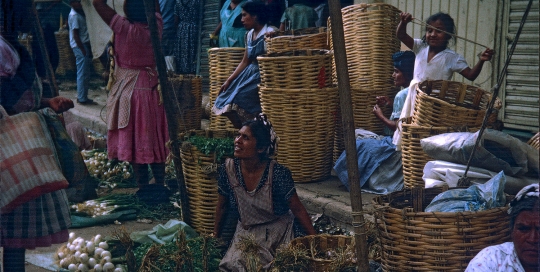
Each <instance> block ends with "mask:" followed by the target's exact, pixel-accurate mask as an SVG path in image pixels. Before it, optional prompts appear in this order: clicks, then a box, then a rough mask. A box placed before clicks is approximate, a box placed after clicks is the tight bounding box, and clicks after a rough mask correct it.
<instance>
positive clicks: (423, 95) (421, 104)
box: [413, 80, 502, 127]
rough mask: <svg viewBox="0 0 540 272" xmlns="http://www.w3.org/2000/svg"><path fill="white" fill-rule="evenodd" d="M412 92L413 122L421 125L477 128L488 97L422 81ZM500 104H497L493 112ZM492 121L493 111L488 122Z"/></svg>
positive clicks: (468, 87)
mask: <svg viewBox="0 0 540 272" xmlns="http://www.w3.org/2000/svg"><path fill="white" fill-rule="evenodd" d="M416 90H417V95H416V100H415V105H414V114H413V123H415V124H418V125H422V126H438V125H441V124H444V125H445V126H470V127H479V126H481V125H482V121H483V120H484V116H485V115H486V108H487V105H488V103H489V101H490V100H491V97H492V96H491V93H489V92H486V91H485V90H483V89H481V88H479V87H475V86H471V85H467V84H465V83H462V82H456V81H447V80H426V81H423V82H421V83H419V84H418V86H417V88H416ZM501 105H502V104H501V103H500V101H498V102H497V103H496V104H495V109H499V108H500V107H501ZM496 120H497V111H494V112H493V113H492V115H491V116H490V118H489V120H488V121H489V123H494V122H495V121H496Z"/></svg>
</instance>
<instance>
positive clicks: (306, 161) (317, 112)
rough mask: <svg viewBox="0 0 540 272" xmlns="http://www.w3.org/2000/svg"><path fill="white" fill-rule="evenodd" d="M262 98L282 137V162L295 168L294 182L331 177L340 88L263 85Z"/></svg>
mask: <svg viewBox="0 0 540 272" xmlns="http://www.w3.org/2000/svg"><path fill="white" fill-rule="evenodd" d="M259 97H260V99H261V106H262V110H263V112H264V113H265V114H266V115H267V116H268V118H269V119H270V120H271V121H272V123H273V126H274V130H275V131H276V134H277V136H278V137H279V138H280V142H279V145H278V154H277V155H278V158H279V160H278V161H279V163H281V164H283V165H285V166H287V167H288V168H289V169H290V170H291V172H292V174H293V178H294V181H295V182H310V181H316V180H322V179H325V178H327V177H328V176H330V172H331V170H332V155H333V154H332V151H333V145H334V126H335V121H334V115H333V114H332V112H333V111H334V110H335V109H336V107H337V100H338V91H337V88H324V89H281V88H280V89H271V88H265V87H260V90H259Z"/></svg>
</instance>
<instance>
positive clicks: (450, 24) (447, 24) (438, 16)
mask: <svg viewBox="0 0 540 272" xmlns="http://www.w3.org/2000/svg"><path fill="white" fill-rule="evenodd" d="M438 20H440V21H441V22H442V23H443V25H444V28H445V31H446V32H448V33H452V34H456V25H455V24H454V19H452V17H450V15H449V14H448V13H444V12H437V13H435V14H433V15H431V16H429V18H427V20H426V23H427V24H428V25H429V24H431V23H433V22H435V21H438ZM428 28H429V27H426V32H427V29H428ZM446 35H447V36H449V37H448V40H446V46H448V41H449V40H450V39H453V40H454V41H455V39H456V38H455V37H454V36H452V35H448V34H446ZM422 41H423V42H424V43H425V42H426V35H424V36H423V37H422Z"/></svg>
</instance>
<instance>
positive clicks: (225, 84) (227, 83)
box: [218, 79, 231, 94]
mask: <svg viewBox="0 0 540 272" xmlns="http://www.w3.org/2000/svg"><path fill="white" fill-rule="evenodd" d="M229 85H231V82H230V81H229V80H228V79H227V81H225V83H223V85H221V88H220V89H219V93H218V94H221V93H222V92H224V91H225V90H227V89H228V88H229Z"/></svg>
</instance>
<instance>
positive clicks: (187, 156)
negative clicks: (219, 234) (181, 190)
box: [179, 130, 234, 233]
mask: <svg viewBox="0 0 540 272" xmlns="http://www.w3.org/2000/svg"><path fill="white" fill-rule="evenodd" d="M233 133H234V131H221V133H214V131H204V130H192V131H189V132H186V133H180V135H179V138H180V139H184V140H185V141H184V142H183V145H182V147H181V149H180V158H181V160H182V170H183V173H184V179H185V183H186V190H187V193H188V199H189V201H188V203H189V211H190V214H191V224H192V227H193V228H194V229H195V230H196V231H197V232H199V233H212V231H213V229H214V220H215V210H216V205H217V199H218V191H217V187H218V185H217V175H216V170H217V165H218V164H219V163H223V161H224V160H223V159H221V160H220V161H218V160H217V159H216V154H215V153H211V154H208V155H205V154H204V153H202V152H201V151H200V150H199V149H197V147H195V146H193V145H191V144H190V143H189V141H188V139H189V137H191V136H194V135H198V136H205V137H207V138H212V137H219V138H223V137H233V135H234V134H233ZM214 134H217V135H214Z"/></svg>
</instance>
